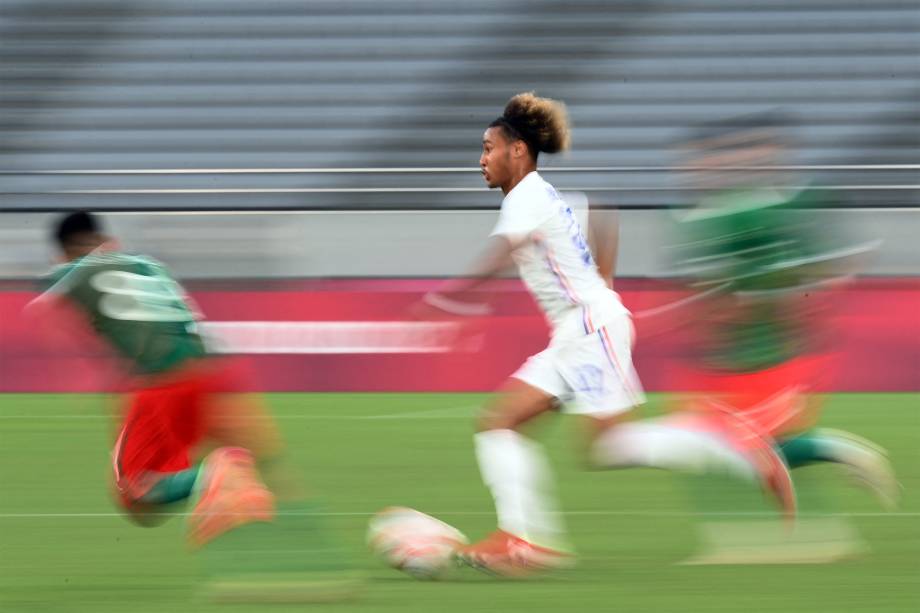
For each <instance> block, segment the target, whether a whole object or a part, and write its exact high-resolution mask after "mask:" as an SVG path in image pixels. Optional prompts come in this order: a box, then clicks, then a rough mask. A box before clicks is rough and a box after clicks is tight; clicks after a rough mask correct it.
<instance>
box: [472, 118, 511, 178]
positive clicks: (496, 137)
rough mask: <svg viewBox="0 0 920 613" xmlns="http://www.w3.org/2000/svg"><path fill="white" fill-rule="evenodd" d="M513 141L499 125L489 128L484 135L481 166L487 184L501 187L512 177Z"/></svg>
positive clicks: (480, 159)
mask: <svg viewBox="0 0 920 613" xmlns="http://www.w3.org/2000/svg"><path fill="white" fill-rule="evenodd" d="M511 159H512V146H511V142H510V141H509V140H508V138H507V137H506V136H505V133H504V131H503V130H502V129H501V128H499V127H494V128H489V129H488V130H486V131H485V133H484V134H483V135H482V155H480V156H479V168H480V170H481V171H482V177H483V179H485V181H486V185H488V186H489V187H490V188H495V187H501V186H502V185H504V184H506V183H507V182H508V181H509V180H510V178H511Z"/></svg>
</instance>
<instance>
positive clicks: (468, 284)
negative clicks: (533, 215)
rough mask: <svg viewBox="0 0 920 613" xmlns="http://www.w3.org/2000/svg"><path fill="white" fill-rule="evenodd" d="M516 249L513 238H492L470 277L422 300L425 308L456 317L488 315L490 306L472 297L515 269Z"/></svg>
mask: <svg viewBox="0 0 920 613" xmlns="http://www.w3.org/2000/svg"><path fill="white" fill-rule="evenodd" d="M515 247H516V245H515V244H514V239H513V237H509V236H506V235H495V236H491V237H490V238H489V241H488V243H487V244H486V247H485V249H483V250H482V252H481V253H480V254H479V256H478V257H477V258H476V259H475V260H474V261H473V264H472V265H471V266H470V269H469V270H468V271H467V273H466V274H465V275H463V276H462V277H460V278H458V279H451V280H450V281H447V282H445V283H444V284H443V285H442V286H441V287H440V288H438V290H436V291H433V292H429V293H428V294H426V295H425V297H424V298H423V300H424V302H425V304H427V305H429V306H432V307H434V308H436V309H439V310H441V311H445V312H448V313H452V314H454V315H485V314H487V313H488V312H489V308H488V306H487V305H485V304H482V303H479V302H476V301H475V300H474V299H471V296H470V295H469V294H470V293H471V292H473V291H475V290H476V289H478V288H479V287H481V286H482V284H483V283H485V282H486V281H488V280H489V279H493V278H495V277H497V276H498V275H499V274H501V273H502V272H504V271H505V270H507V269H508V268H509V267H511V266H512V264H513V262H512V260H511V254H512V253H513V252H514V249H515Z"/></svg>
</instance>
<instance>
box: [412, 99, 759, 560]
mask: <svg viewBox="0 0 920 613" xmlns="http://www.w3.org/2000/svg"><path fill="white" fill-rule="evenodd" d="M568 144H569V127H568V119H567V116H566V110H565V107H564V105H563V104H561V103H559V102H557V101H554V100H550V99H546V98H539V97H537V96H535V95H534V94H532V93H523V94H518V95H517V96H514V97H513V98H512V99H511V100H510V101H509V102H508V104H507V105H506V107H505V110H504V113H503V115H502V116H501V117H499V118H498V119H496V120H495V121H493V122H492V123H491V124H490V125H489V127H488V129H487V130H486V131H485V133H484V135H483V139H482V155H481V157H480V160H479V164H480V167H481V169H482V174H483V177H484V179H485V181H486V183H487V184H488V185H489V187H491V188H495V187H498V188H501V190H502V192H503V193H504V195H505V198H504V200H503V201H502V206H501V212H500V215H499V219H498V223H497V224H496V226H495V229H494V230H493V232H492V237H491V239H490V244H489V246H488V249H487V250H486V251H485V253H484V255H483V257H482V258H481V260H480V261H479V262H478V264H477V265H476V267H475V269H474V271H473V274H472V275H470V277H471V278H467V279H465V280H457V281H453V282H450V283H448V284H447V285H446V286H445V287H444V288H442V290H441V291H439V292H435V293H432V294H429V295H428V296H426V299H425V301H426V302H427V303H428V304H429V305H430V306H433V307H436V308H438V309H442V310H446V311H450V312H454V313H456V314H473V313H474V309H471V308H470V306H469V303H465V302H461V301H459V300H455V299H454V298H453V297H451V296H452V295H454V296H456V295H457V294H462V293H463V292H464V291H468V290H470V289H472V288H473V287H475V286H476V285H477V284H478V283H479V282H481V281H482V280H483V279H485V278H488V277H490V276H493V275H495V274H497V273H498V272H499V271H500V270H501V269H502V268H503V267H504V266H505V265H506V264H507V263H508V262H509V260H513V262H514V263H515V264H516V265H517V268H518V270H519V272H520V276H521V278H522V280H523V281H524V283H525V285H526V286H527V288H528V290H529V291H530V292H531V294H532V295H533V296H534V297H535V298H536V301H537V302H538V304H539V306H540V308H541V309H542V310H543V312H544V314H545V315H546V317H547V319H548V320H549V322H550V324H551V328H552V336H551V340H550V343H549V346H548V347H547V348H546V349H544V350H543V351H541V352H540V353H538V354H536V355H534V356H532V357H530V358H529V359H528V360H527V361H526V362H525V363H524V365H523V366H521V368H520V369H519V370H518V371H517V372H515V373H514V374H513V375H512V376H511V377H510V378H509V379H508V381H507V382H506V383H505V384H504V385H503V386H502V387H501V389H500V390H499V393H498V394H497V395H496V397H495V399H494V400H493V401H492V403H491V404H490V405H489V406H488V407H487V409H486V410H485V411H484V412H483V413H482V414H481V415H480V417H479V419H478V423H477V433H476V435H475V450H476V458H477V461H478V463H479V468H480V472H481V474H482V478H483V481H484V482H485V484H486V486H487V487H488V488H489V489H490V491H491V493H492V496H493V499H494V501H495V507H496V511H497V515H498V530H496V531H495V532H493V533H492V534H491V535H490V536H489V537H487V538H486V539H484V540H483V541H480V542H478V543H474V544H472V545H470V546H468V547H465V548H463V549H462V550H461V551H460V552H459V553H458V555H459V557H460V559H461V560H463V561H465V562H467V563H468V564H470V565H472V566H475V567H478V568H481V569H483V570H487V571H489V572H492V573H495V574H500V575H505V576H518V575H523V574H527V573H530V572H533V571H535V570H542V569H551V568H558V567H563V566H568V565H570V564H571V562H572V561H573V560H574V558H573V556H572V554H571V553H570V551H569V548H568V546H567V542H566V537H565V531H564V527H563V525H562V522H561V521H560V518H559V514H558V513H557V512H556V510H555V502H554V498H555V496H554V493H553V484H552V476H551V471H550V467H549V464H548V462H547V460H546V457H545V454H544V452H543V449H542V447H541V446H540V445H539V444H538V443H537V442H535V441H533V440H531V439H530V438H528V437H527V436H525V435H524V434H522V433H521V432H520V429H521V428H522V427H523V426H525V425H526V424H528V423H529V422H531V421H532V420H533V419H534V418H536V417H538V416H539V415H541V414H543V413H546V412H549V411H551V410H554V409H555V408H557V407H558V406H560V404H562V405H563V407H564V410H565V411H566V412H568V413H574V414H579V415H584V416H586V417H587V418H588V419H589V420H590V422H591V423H592V425H593V432H594V433H595V436H594V439H593V442H592V448H591V458H592V461H593V462H594V463H595V464H597V465H599V466H603V467H610V468H623V467H628V466H649V467H657V468H669V469H687V468H690V469H693V468H695V467H697V466H699V465H700V462H701V461H705V462H706V463H720V464H722V465H724V466H728V467H730V468H732V469H735V470H736V472H740V473H742V474H744V475H745V476H746V477H749V478H753V479H757V475H756V472H757V471H756V468H754V467H753V466H752V465H751V462H750V461H749V460H748V459H746V458H743V457H741V455H740V454H739V453H737V452H735V451H733V450H732V449H731V448H730V447H729V446H728V445H725V444H724V443H722V442H720V441H716V440H713V439H711V438H707V437H702V436H697V435H696V434H694V433H692V432H687V431H685V430H681V429H675V428H670V427H667V426H664V425H661V424H657V423H652V422H649V421H643V422H631V423H626V424H622V425H621V424H620V422H621V421H623V416H624V414H626V413H628V412H629V411H630V410H631V409H632V408H633V407H635V406H637V405H639V404H641V403H643V402H644V400H645V397H644V394H643V390H642V386H641V384H640V382H639V378H638V376H637V374H636V371H635V369H634V367H633V364H632V343H633V335H634V330H633V325H632V322H631V318H630V313H629V311H627V309H626V308H625V307H624V306H623V304H622V303H621V302H620V299H619V297H618V296H617V294H616V293H615V292H614V291H613V290H612V277H613V267H614V261H615V254H616V249H615V241H610V240H609V237H608V240H607V245H606V248H603V247H604V245H603V243H604V241H603V240H601V241H597V240H595V241H594V246H595V253H594V254H592V251H591V248H590V246H589V244H588V241H587V240H586V238H585V234H584V233H583V231H582V227H581V225H580V223H579V221H578V219H577V216H576V214H575V213H574V212H573V210H572V207H571V206H570V205H569V204H568V203H567V202H566V200H565V199H564V198H563V197H561V196H560V194H559V193H558V192H557V191H556V189H555V188H553V186H552V185H550V184H549V183H547V182H546V181H545V180H544V179H543V178H542V177H541V176H540V175H539V173H538V172H537V158H538V156H539V154H540V153H541V152H545V153H550V154H551V153H556V152H559V151H562V150H564V149H566V148H567V147H568ZM599 244H600V246H601V247H602V248H600V249H598V246H599ZM611 244H612V245H613V247H612V248H610V245H611Z"/></svg>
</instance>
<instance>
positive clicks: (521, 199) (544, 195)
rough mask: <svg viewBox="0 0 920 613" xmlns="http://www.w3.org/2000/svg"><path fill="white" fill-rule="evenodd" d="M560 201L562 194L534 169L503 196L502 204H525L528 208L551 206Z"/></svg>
mask: <svg viewBox="0 0 920 613" xmlns="http://www.w3.org/2000/svg"><path fill="white" fill-rule="evenodd" d="M561 201H562V196H561V195H560V194H559V192H558V191H556V188H555V187H553V186H552V185H551V184H550V183H549V182H548V181H546V180H545V179H543V177H541V176H540V175H539V174H538V173H537V172H536V171H534V172H532V173H530V174H529V175H527V176H526V177H524V179H522V180H521V182H520V183H518V184H517V185H516V186H515V188H514V189H513V190H511V192H510V193H509V194H508V195H507V196H506V197H505V200H504V202H503V203H502V204H503V206H509V207H515V206H526V207H527V208H528V209H530V210H539V209H540V208H541V207H552V206H555V205H557V204H558V203H559V202H561Z"/></svg>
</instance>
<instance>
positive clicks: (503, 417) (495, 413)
mask: <svg viewBox="0 0 920 613" xmlns="http://www.w3.org/2000/svg"><path fill="white" fill-rule="evenodd" d="M516 426H517V424H516V423H515V420H514V419H513V416H512V415H510V414H509V413H508V412H507V411H502V410H501V409H500V408H499V407H496V406H490V407H486V408H485V409H483V410H482V411H480V412H479V415H477V416H476V431H477V432H486V431H487V430H513V429H514V428H515V427H516Z"/></svg>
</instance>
